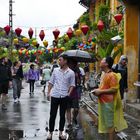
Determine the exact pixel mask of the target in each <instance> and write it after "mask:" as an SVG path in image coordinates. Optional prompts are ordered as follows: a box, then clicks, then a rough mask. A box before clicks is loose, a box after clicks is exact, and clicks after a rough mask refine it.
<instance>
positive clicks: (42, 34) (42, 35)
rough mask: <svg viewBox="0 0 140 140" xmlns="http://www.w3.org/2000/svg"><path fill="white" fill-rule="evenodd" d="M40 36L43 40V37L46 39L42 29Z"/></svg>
mask: <svg viewBox="0 0 140 140" xmlns="http://www.w3.org/2000/svg"><path fill="white" fill-rule="evenodd" d="M39 37H40V39H41V41H43V39H44V37H45V33H44V30H41V31H40V34H39Z"/></svg>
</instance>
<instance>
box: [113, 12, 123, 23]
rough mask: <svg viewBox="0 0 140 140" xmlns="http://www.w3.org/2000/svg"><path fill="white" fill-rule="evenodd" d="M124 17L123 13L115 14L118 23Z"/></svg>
mask: <svg viewBox="0 0 140 140" xmlns="http://www.w3.org/2000/svg"><path fill="white" fill-rule="evenodd" d="M122 17H123V15H122V14H116V15H115V16H114V18H115V20H116V22H117V23H118V24H119V23H120V22H121V20H122Z"/></svg>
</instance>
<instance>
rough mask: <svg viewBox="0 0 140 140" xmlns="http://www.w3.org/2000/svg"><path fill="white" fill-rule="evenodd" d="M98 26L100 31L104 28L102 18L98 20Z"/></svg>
mask: <svg viewBox="0 0 140 140" xmlns="http://www.w3.org/2000/svg"><path fill="white" fill-rule="evenodd" d="M97 27H98V30H99V31H100V32H101V31H102V30H103V29H104V23H103V21H102V20H99V21H98V24H97Z"/></svg>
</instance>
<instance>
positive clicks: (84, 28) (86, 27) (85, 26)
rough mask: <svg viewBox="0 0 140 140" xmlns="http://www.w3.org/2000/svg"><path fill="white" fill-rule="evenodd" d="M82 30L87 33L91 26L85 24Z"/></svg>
mask: <svg viewBox="0 0 140 140" xmlns="http://www.w3.org/2000/svg"><path fill="white" fill-rule="evenodd" d="M81 30H82V32H83V34H84V35H86V34H87V32H88V30H89V27H88V26H87V25H83V26H82V27H81Z"/></svg>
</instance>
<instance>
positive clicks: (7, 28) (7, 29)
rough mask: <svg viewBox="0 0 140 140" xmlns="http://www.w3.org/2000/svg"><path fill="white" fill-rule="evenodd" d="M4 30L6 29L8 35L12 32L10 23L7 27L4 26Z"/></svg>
mask: <svg viewBox="0 0 140 140" xmlns="http://www.w3.org/2000/svg"><path fill="white" fill-rule="evenodd" d="M4 31H5V32H6V34H7V35H8V34H9V32H10V26H9V25H7V26H5V27H4Z"/></svg>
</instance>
